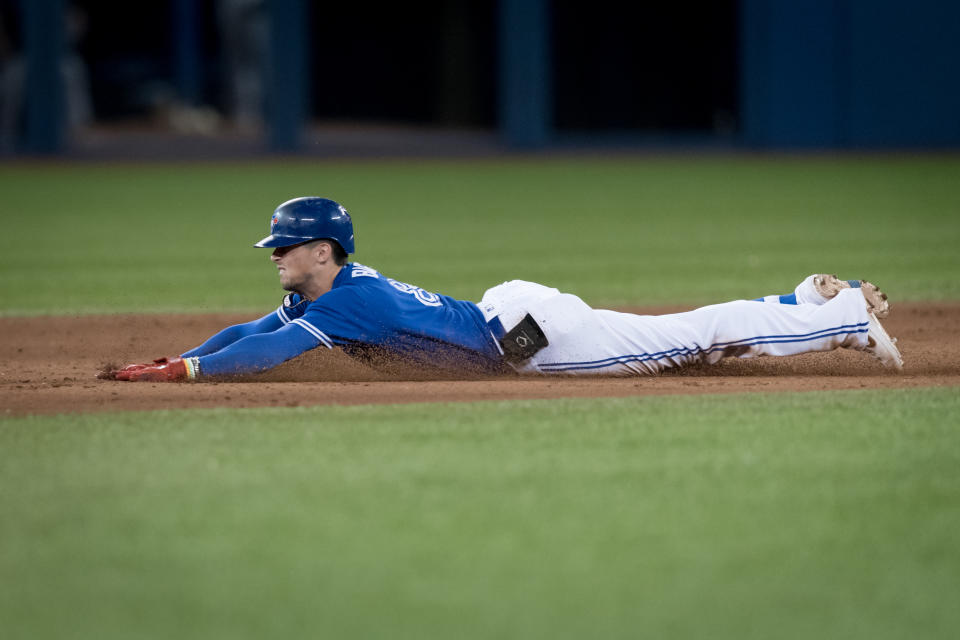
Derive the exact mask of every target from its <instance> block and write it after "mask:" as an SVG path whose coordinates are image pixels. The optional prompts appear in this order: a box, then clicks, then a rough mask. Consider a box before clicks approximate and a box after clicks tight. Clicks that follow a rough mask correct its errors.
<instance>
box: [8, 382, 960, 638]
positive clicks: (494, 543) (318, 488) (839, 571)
mask: <svg viewBox="0 0 960 640" xmlns="http://www.w3.org/2000/svg"><path fill="white" fill-rule="evenodd" d="M958 413H960V395H958V394H957V393H956V390H951V389H930V390H922V391H913V392H908V391H901V392H889V391H885V392H873V391H865V392H836V393H810V394H783V395H759V396H699V397H669V398H646V399H639V398H638V399H621V400H609V399H608V400H592V401H552V402H543V401H537V402H533V401H531V402H516V403H501V404H497V403H486V404H462V405H447V406H435V405H410V406H400V407H397V406H384V407H376V406H368V407H352V408H320V409H273V410H246V411H224V410H216V411H206V412H192V413H184V412H155V413H146V414H126V415H120V416H106V415H87V416H64V417H55V418H39V417H37V418H26V419H17V420H11V421H8V422H5V423H3V426H2V429H0V452H2V453H0V456H2V465H0V487H2V491H0V509H2V512H3V516H4V517H3V519H2V522H0V537H2V539H3V545H2V547H0V573H2V575H3V582H2V587H0V594H2V597H0V603H2V604H0V620H2V622H0V625H2V627H3V628H4V629H5V633H4V637H5V638H40V637H91V638H93V637H96V638H166V637H178V638H254V637H303V636H310V637H330V638H348V637H349V638H357V637H364V638H366V637H384V638H423V637H437V638H451V637H458V638H482V637H487V638H489V637H516V638H555V637H564V638H582V637H602V638H626V637H681V638H684V637H689V638H703V637H710V638H771V637H777V638H818V637H837V638H841V637H842V638H905V637H922V638H949V637H954V636H955V635H956V634H955V630H956V628H957V625H958V624H960V610H958V609H957V608H956V606H955V604H956V602H955V601H956V594H957V592H958V589H960V553H958V549H957V542H956V540H957V536H956V532H957V526H958V524H960V432H958V431H957V429H956V421H955V418H956V416H957V415H958ZM951 416H952V418H951Z"/></svg>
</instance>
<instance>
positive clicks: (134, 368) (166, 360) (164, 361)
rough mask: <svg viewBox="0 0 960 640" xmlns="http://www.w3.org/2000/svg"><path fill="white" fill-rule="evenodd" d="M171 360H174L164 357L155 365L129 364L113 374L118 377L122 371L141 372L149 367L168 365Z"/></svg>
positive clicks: (156, 361) (154, 363)
mask: <svg viewBox="0 0 960 640" xmlns="http://www.w3.org/2000/svg"><path fill="white" fill-rule="evenodd" d="M171 360H173V358H167V357H166V356H164V357H162V358H157V359H156V360H154V361H153V364H137V363H134V364H128V365H127V366H125V367H124V368H122V369H117V370H116V371H114V372H113V373H114V375H116V374H118V373H120V372H121V371H139V370H140V369H146V368H147V367H154V366H157V365H161V364H168V363H169V362H170V361H171Z"/></svg>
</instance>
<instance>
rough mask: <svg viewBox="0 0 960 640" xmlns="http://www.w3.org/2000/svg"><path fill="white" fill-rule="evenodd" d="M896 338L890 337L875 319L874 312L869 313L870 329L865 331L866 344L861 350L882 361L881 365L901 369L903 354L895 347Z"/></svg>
mask: <svg viewBox="0 0 960 640" xmlns="http://www.w3.org/2000/svg"><path fill="white" fill-rule="evenodd" d="M896 342H897V339H896V338H891V337H890V336H889V335H888V334H887V332H886V331H885V330H884V328H883V325H881V324H880V321H879V320H877V316H876V314H874V313H870V329H869V331H868V332H867V346H865V347H863V350H864V351H866V352H867V353H869V354H870V355H872V356H873V357H874V358H876V359H877V360H879V361H880V362H882V363H883V366H885V367H890V368H892V369H896V370H897V371H900V370H902V369H903V356H901V355H900V350H899V349H897V345H896Z"/></svg>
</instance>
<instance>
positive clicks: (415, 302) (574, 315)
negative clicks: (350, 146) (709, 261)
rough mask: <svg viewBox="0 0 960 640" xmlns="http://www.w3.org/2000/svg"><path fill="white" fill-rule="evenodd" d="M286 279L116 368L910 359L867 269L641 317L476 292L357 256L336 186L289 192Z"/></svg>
mask: <svg viewBox="0 0 960 640" xmlns="http://www.w3.org/2000/svg"><path fill="white" fill-rule="evenodd" d="M255 246H257V247H267V248H272V249H273V253H272V254H271V256H270V259H271V260H272V261H273V263H274V264H275V265H276V266H277V270H278V272H279V275H280V284H281V286H282V287H283V288H284V290H286V291H288V292H290V293H289V294H288V295H287V296H286V297H285V298H284V300H283V304H282V305H280V307H278V308H277V309H276V311H274V312H272V313H269V314H267V315H265V316H263V317H262V318H260V319H258V320H254V321H252V322H248V323H245V324H238V325H235V326H232V327H228V328H226V329H224V330H222V331H220V332H219V333H217V334H216V335H214V336H213V337H211V338H210V339H209V340H207V341H206V342H204V343H203V344H201V345H200V346H198V347H196V348H193V349H190V350H189V351H187V352H186V353H183V354H181V355H180V356H179V357H173V358H160V359H158V360H155V361H154V362H152V363H149V364H131V365H128V366H126V367H124V368H122V369H120V370H117V371H111V372H108V374H107V376H108V377H113V378H116V379H117V380H129V381H175V380H194V379H204V378H210V377H222V376H230V375H238V374H249V373H255V372H259V371H264V370H266V369H270V368H272V367H275V366H277V365H279V364H280V363H282V362H284V361H286V360H289V359H291V358H294V357H296V356H298V355H300V354H301V353H304V352H305V351H308V350H310V349H315V348H318V347H323V348H326V349H332V348H334V347H339V348H341V349H343V350H344V351H345V352H346V353H347V354H349V355H353V356H356V357H364V356H365V355H366V354H371V353H372V352H376V353H378V354H380V355H383V354H386V355H388V356H389V357H391V358H394V359H397V360H400V361H402V362H407V363H410V364H411V365H415V366H423V367H430V368H437V369H440V370H446V371H449V372H451V373H453V374H455V373H457V372H461V373H466V372H468V371H469V372H470V373H472V374H476V373H489V374H499V373H509V372H512V371H513V372H518V373H521V374H553V375H618V376H626V375H646V374H655V373H657V372H659V371H662V370H664V369H669V368H673V367H681V366H684V365H689V364H692V363H697V362H703V363H708V364H712V363H715V362H717V361H718V360H720V359H721V358H723V357H726V356H735V357H740V358H750V357H756V356H789V355H795V354H800V353H807V352H812V351H830V350H833V349H836V348H838V347H846V348H850V349H857V350H860V351H864V352H866V353H868V354H870V355H872V356H874V357H876V358H877V359H879V360H880V362H882V363H883V364H884V365H885V366H887V367H892V368H894V369H901V368H902V366H903V360H902V358H901V356H900V352H899V351H898V350H897V347H896V345H895V344H894V343H895V340H892V339H891V338H890V337H889V336H888V335H887V333H886V331H884V329H883V327H882V326H881V325H880V321H879V320H878V318H883V317H885V316H886V315H887V313H888V311H889V305H888V303H887V297H886V295H884V294H883V293H881V292H880V290H879V289H877V288H876V287H875V286H873V285H872V284H870V283H867V282H862V281H844V280H839V279H838V278H836V277H835V276H829V275H822V274H816V275H812V276H809V277H808V278H806V279H805V280H804V281H803V282H801V283H800V285H798V286H797V288H796V290H795V291H794V293H792V294H789V295H784V296H767V297H765V298H759V299H757V300H737V301H734V302H727V303H724V304H717V305H711V306H708V307H703V308H700V309H695V310H693V311H688V312H685V313H675V314H669V315H660V316H641V315H635V314H630V313H619V312H616V311H607V310H603V309H593V308H591V307H589V306H588V305H587V304H586V303H584V302H583V301H582V300H581V299H580V298H578V297H577V296H575V295H571V294H568V293H561V292H560V291H558V290H557V289H552V288H550V287H545V286H543V285H539V284H534V283H532V282H524V281H522V280H513V281H510V282H505V283H503V284H501V285H498V286H496V287H493V288H492V289H490V290H488V291H487V292H486V293H485V294H484V295H483V298H482V299H481V301H480V302H479V303H473V302H467V301H463V300H456V299H454V298H450V297H448V296H444V295H440V294H437V293H430V292H428V291H425V290H423V289H421V288H420V287H416V286H414V285H411V284H406V283H404V282H399V281H397V280H394V279H392V278H388V277H386V276H385V275H383V274H381V273H379V272H378V271H376V270H375V269H372V268H370V267H366V266H364V265H362V264H359V263H351V262H348V261H347V256H348V255H349V254H351V253H353V252H354V240H353V222H352V220H351V218H350V215H349V214H348V213H347V211H346V209H344V208H343V207H342V206H340V205H339V204H337V203H336V202H334V201H333V200H328V199H326V198H314V197H308V198H296V199H294V200H290V201H288V202H284V203H283V204H281V205H280V206H279V207H278V208H277V209H276V211H275V212H274V213H273V217H272V218H271V221H270V235H269V236H267V237H266V238H264V239H263V240H261V241H260V242H258V243H256V245H255Z"/></svg>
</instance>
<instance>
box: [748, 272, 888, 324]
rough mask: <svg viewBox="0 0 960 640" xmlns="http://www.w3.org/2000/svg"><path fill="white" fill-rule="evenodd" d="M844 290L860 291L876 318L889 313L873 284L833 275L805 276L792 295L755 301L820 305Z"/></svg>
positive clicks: (765, 297) (775, 296)
mask: <svg viewBox="0 0 960 640" xmlns="http://www.w3.org/2000/svg"><path fill="white" fill-rule="evenodd" d="M844 289H862V292H863V297H864V298H865V299H866V301H867V308H868V310H869V311H870V312H871V313H873V314H874V315H876V316H877V317H878V318H885V317H887V315H888V314H889V313H890V303H889V302H888V301H887V294H885V293H883V292H882V291H880V289H879V288H878V287H877V286H876V285H875V284H873V283H871V282H868V281H866V280H841V279H840V278H838V277H837V276H835V275H830V274H826V273H815V274H812V275H809V276H807V277H806V278H804V280H803V282H801V283H800V284H798V285H797V286H796V288H795V289H794V290H793V293H790V294H785V295H770V296H764V297H762V298H756V299H755V301H757V302H768V303H776V304H792V305H795V304H815V305H822V304H825V303H826V302H827V301H828V300H832V299H833V298H834V297H836V295H837V294H838V293H839V292H840V291H842V290H844Z"/></svg>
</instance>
